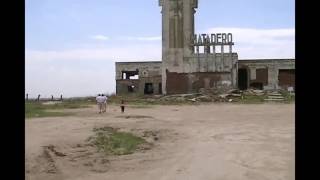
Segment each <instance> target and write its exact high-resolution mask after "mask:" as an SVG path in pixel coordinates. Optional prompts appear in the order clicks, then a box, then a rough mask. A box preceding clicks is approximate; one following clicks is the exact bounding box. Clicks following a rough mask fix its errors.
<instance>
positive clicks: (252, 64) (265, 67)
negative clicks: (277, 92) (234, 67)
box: [238, 59, 295, 89]
mask: <svg viewBox="0 0 320 180" xmlns="http://www.w3.org/2000/svg"><path fill="white" fill-rule="evenodd" d="M238 63H239V67H241V68H247V69H248V70H249V71H248V73H249V74H248V77H249V79H248V82H250V84H252V83H262V84H263V89H279V88H282V87H281V85H280V84H279V70H281V69H295V60H294V59H250V60H239V61H238ZM266 71H267V72H266ZM291 79H292V78H291ZM266 81H267V83H266ZM291 84H292V83H291ZM293 84H294V82H293Z"/></svg>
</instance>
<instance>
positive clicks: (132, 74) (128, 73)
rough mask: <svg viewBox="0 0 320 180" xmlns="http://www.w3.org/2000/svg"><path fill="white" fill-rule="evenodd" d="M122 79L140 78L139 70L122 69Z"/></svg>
mask: <svg viewBox="0 0 320 180" xmlns="http://www.w3.org/2000/svg"><path fill="white" fill-rule="evenodd" d="M122 79H139V71H138V70H137V71H122Z"/></svg>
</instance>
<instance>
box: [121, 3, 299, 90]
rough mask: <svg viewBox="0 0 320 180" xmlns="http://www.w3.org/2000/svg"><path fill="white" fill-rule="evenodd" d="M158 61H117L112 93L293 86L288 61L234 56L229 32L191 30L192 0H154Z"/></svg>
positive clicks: (292, 74)
mask: <svg viewBox="0 0 320 180" xmlns="http://www.w3.org/2000/svg"><path fill="white" fill-rule="evenodd" d="M159 5H160V6H161V7H162V11H161V14H162V61H154V62H116V84H117V85H116V86H117V88H116V93H117V94H126V93H136V94H182V93H195V92H198V91H199V89H200V88H214V87H219V86H229V87H231V88H240V89H246V88H248V87H255V88H259V89H278V88H285V87H288V86H294V73H295V72H294V60H293V59H254V60H238V54H237V53H236V52H233V51H232V47H233V45H234V42H233V40H232V34H231V33H217V34H200V35H195V33H194V14H195V12H196V8H197V7H198V1H197V0H159Z"/></svg>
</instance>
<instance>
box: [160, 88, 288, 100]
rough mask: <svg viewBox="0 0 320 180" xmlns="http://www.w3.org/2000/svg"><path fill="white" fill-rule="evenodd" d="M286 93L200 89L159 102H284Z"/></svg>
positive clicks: (169, 96) (165, 98)
mask: <svg viewBox="0 0 320 180" xmlns="http://www.w3.org/2000/svg"><path fill="white" fill-rule="evenodd" d="M285 93H286V92H281V91H278V90H257V89H247V90H244V91H242V90H239V89H230V88H207V89H205V88H201V89H200V90H199V93H192V94H175V95H168V96H162V97H159V98H158V99H159V100H160V101H174V102H184V101H191V102H238V101H241V100H244V99H245V100H254V99H255V100H256V101H261V102H263V101H284V100H285V99H286V98H285V97H284V96H283V95H282V94H285ZM248 98H249V99H248Z"/></svg>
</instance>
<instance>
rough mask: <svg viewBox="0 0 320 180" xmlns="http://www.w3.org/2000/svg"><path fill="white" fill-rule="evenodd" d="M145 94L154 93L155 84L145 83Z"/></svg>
mask: <svg viewBox="0 0 320 180" xmlns="http://www.w3.org/2000/svg"><path fill="white" fill-rule="evenodd" d="M144 94H153V84H152V83H145V85H144Z"/></svg>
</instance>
